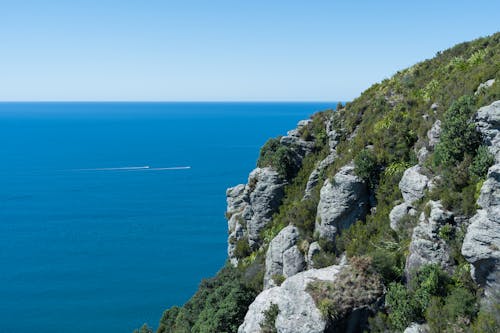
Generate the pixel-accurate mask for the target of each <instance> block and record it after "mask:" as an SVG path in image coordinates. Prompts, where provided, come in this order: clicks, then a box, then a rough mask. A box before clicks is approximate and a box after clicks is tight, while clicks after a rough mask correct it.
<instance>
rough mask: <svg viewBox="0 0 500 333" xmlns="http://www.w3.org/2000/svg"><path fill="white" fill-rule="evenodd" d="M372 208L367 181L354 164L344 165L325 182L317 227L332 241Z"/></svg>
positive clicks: (324, 236)
mask: <svg viewBox="0 0 500 333" xmlns="http://www.w3.org/2000/svg"><path fill="white" fill-rule="evenodd" d="M368 210H369V197H368V190H367V187H366V184H365V183H364V182H363V180H361V179H360V178H359V177H358V176H356V175H355V174H354V164H353V163H350V164H348V165H346V166H344V167H342V168H341V169H340V170H339V172H337V174H336V175H335V177H334V179H333V182H331V181H330V180H329V179H327V180H326V181H325V183H324V184H323V187H322V188H321V191H320V200H319V203H318V209H317V216H316V225H315V230H316V231H317V232H319V236H320V237H322V238H326V239H328V240H330V241H332V242H333V241H334V240H335V235H336V234H337V233H338V232H339V231H340V230H342V229H346V228H348V227H349V226H350V225H351V224H353V223H354V222H356V221H357V220H360V219H364V218H365V216H366V214H367V212H368Z"/></svg>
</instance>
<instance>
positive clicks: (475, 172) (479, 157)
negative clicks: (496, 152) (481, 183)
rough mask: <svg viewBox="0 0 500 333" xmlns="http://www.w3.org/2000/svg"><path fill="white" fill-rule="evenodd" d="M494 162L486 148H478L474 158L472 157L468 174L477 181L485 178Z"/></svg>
mask: <svg viewBox="0 0 500 333" xmlns="http://www.w3.org/2000/svg"><path fill="white" fill-rule="evenodd" d="M494 162H495V158H494V156H493V154H491V153H490V151H489V150H488V147H486V146H480V147H479V148H478V149H477V152H476V157H474V160H473V161H472V164H471V165H470V167H469V172H470V174H471V176H472V177H476V178H477V179H482V178H485V177H486V173H487V172H488V169H489V167H490V166H492V165H493V163H494Z"/></svg>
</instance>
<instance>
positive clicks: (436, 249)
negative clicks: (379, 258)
mask: <svg viewBox="0 0 500 333" xmlns="http://www.w3.org/2000/svg"><path fill="white" fill-rule="evenodd" d="M427 205H428V208H427V209H426V211H428V212H429V215H428V216H426V213H425V212H422V213H421V214H420V217H419V221H418V224H417V226H416V227H415V228H414V229H413V234H412V237H411V243H410V250H409V255H408V258H407V259H406V267H405V273H406V278H407V280H410V279H411V276H412V274H413V273H414V272H416V271H418V269H419V268H421V267H422V266H424V265H428V264H438V265H439V266H441V268H443V269H444V270H445V271H448V272H449V273H452V271H453V260H452V258H451V255H450V248H449V246H448V244H447V243H446V240H445V239H443V238H442V237H446V235H447V234H450V235H451V234H452V233H454V231H455V230H454V229H455V222H454V220H453V214H452V213H451V212H449V211H447V210H445V209H444V208H443V206H442V205H441V203H440V202H439V201H429V202H428V203H427ZM443 228H446V229H443Z"/></svg>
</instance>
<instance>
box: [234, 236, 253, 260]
mask: <svg viewBox="0 0 500 333" xmlns="http://www.w3.org/2000/svg"><path fill="white" fill-rule="evenodd" d="M251 253H252V249H250V245H248V240H247V239H246V238H241V239H239V240H237V241H236V246H235V249H234V255H235V257H236V258H238V259H243V258H245V257H248V256H249V255H250V254H251Z"/></svg>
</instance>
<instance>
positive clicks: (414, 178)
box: [399, 165, 429, 204]
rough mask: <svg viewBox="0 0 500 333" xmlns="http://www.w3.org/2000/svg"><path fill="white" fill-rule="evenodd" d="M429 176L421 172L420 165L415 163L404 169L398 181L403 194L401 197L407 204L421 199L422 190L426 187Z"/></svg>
mask: <svg viewBox="0 0 500 333" xmlns="http://www.w3.org/2000/svg"><path fill="white" fill-rule="evenodd" d="M428 182H429V178H428V177H427V176H426V175H424V174H423V170H422V167H421V166H419V165H415V166H413V167H411V168H409V169H406V171H405V172H404V174H403V177H402V178H401V181H400V182H399V189H400V190H401V194H402V195H403V199H404V201H405V202H407V203H408V204H412V203H414V202H415V201H417V200H419V199H421V198H422V197H423V196H424V191H425V189H426V188H427V183H428Z"/></svg>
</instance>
